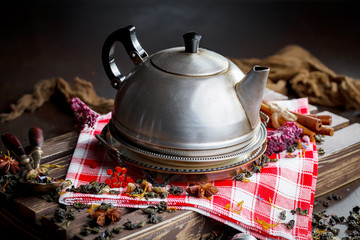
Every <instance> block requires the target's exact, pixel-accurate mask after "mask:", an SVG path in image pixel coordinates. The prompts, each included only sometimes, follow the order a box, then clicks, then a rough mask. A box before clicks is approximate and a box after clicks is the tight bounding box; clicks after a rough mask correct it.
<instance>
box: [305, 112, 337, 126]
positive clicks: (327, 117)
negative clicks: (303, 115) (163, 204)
mask: <svg viewBox="0 0 360 240" xmlns="http://www.w3.org/2000/svg"><path fill="white" fill-rule="evenodd" d="M309 116H311V117H316V118H318V119H320V121H321V123H322V124H323V125H331V124H332V116H331V115H315V114H309Z"/></svg>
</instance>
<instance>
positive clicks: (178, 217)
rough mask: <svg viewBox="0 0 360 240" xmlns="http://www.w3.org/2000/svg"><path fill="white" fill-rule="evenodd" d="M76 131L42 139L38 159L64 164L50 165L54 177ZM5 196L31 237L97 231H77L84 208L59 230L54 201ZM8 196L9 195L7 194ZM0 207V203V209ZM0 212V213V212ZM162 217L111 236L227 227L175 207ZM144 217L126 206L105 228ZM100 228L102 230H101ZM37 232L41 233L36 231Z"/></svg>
mask: <svg viewBox="0 0 360 240" xmlns="http://www.w3.org/2000/svg"><path fill="white" fill-rule="evenodd" d="M77 138H78V133H76V132H72V133H68V134H64V135H61V136H59V137H56V138H54V139H50V140H47V141H45V143H44V146H43V150H44V158H43V160H42V163H46V164H57V165H61V166H64V168H55V169H51V170H50V172H51V175H52V176H53V177H55V178H65V175H66V172H67V168H68V166H69V163H70V160H71V157H72V153H73V151H74V149H75V146H76V142H77ZM1 194H2V195H3V196H7V198H6V199H7V200H6V201H5V202H7V203H9V204H10V205H11V209H12V214H4V216H5V215H6V216H7V217H9V216H11V218H13V220H12V221H11V222H12V223H13V226H16V227H19V228H21V229H23V230H25V231H28V232H32V233H36V234H32V235H31V237H32V238H35V239H73V238H76V239H83V240H86V239H94V238H95V237H96V236H98V235H100V234H91V235H89V236H87V237H84V236H82V235H80V234H79V232H80V231H81V228H82V226H83V225H84V224H87V223H89V221H90V219H89V213H88V212H87V209H84V210H81V211H79V212H76V213H75V215H76V218H75V220H73V221H71V224H70V225H69V226H68V227H67V228H66V229H65V230H61V231H59V230H58V229H59V227H60V226H61V225H62V224H63V223H64V222H65V221H67V220H65V221H64V222H61V223H56V222H53V221H52V217H53V215H54V212H55V210H56V209H57V208H58V207H59V206H60V205H59V204H58V203H54V202H47V201H45V200H43V199H41V198H40V195H34V194H22V195H21V196H17V195H11V194H4V193H1ZM9 196H10V197H9ZM1 211H2V209H1V207H0V212H1ZM0 216H2V214H0ZM159 216H163V218H164V219H163V221H162V222H160V223H158V224H150V223H147V224H146V225H145V226H144V227H143V228H139V229H136V230H124V231H123V232H122V233H121V234H117V235H116V236H115V237H116V238H114V239H119V238H121V239H169V238H170V239H194V238H198V239H199V238H200V237H201V236H202V235H209V234H210V233H211V231H212V230H214V229H220V230H221V231H224V229H226V228H227V227H226V226H225V225H223V224H222V223H220V222H218V221H215V220H213V219H210V218H207V217H205V216H203V215H200V214H198V213H196V212H193V211H186V210H179V211H176V212H175V213H163V214H161V215H159ZM146 219H147V215H145V214H143V213H142V211H141V210H136V209H131V208H126V209H124V210H123V216H122V219H121V220H120V221H119V222H117V223H114V224H112V225H110V226H108V228H114V227H116V226H122V225H123V224H124V223H125V222H126V221H128V220H131V221H132V222H134V223H135V222H139V221H143V220H146ZM105 229H106V228H104V229H103V230H105ZM39 232H41V234H39ZM236 233H237V231H236V230H232V231H228V232H227V233H226V234H229V236H232V235H234V234H236Z"/></svg>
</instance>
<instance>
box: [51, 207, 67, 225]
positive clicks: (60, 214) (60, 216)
mask: <svg viewBox="0 0 360 240" xmlns="http://www.w3.org/2000/svg"><path fill="white" fill-rule="evenodd" d="M65 218H66V210H65V209H63V208H57V209H56V210H55V213H54V216H53V217H52V220H53V221H54V222H62V221H64V220H65Z"/></svg>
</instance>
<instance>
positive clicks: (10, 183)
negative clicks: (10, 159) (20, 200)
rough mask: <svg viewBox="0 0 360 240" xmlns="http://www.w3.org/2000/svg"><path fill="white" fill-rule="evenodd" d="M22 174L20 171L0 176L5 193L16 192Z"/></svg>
mask: <svg viewBox="0 0 360 240" xmlns="http://www.w3.org/2000/svg"><path fill="white" fill-rule="evenodd" d="M20 179H21V176H20V174H19V173H16V174H12V173H11V172H7V173H5V174H4V175H2V176H0V184H1V185H2V186H3V187H2V191H3V192H5V193H14V192H15V191H16V189H17V187H18V184H19V181H20Z"/></svg>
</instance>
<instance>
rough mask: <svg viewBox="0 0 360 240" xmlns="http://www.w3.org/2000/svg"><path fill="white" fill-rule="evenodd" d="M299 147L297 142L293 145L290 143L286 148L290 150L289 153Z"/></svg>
mask: <svg viewBox="0 0 360 240" xmlns="http://www.w3.org/2000/svg"><path fill="white" fill-rule="evenodd" d="M296 149H297V143H296V145H295V144H293V145H290V146H288V147H287V148H286V151H287V152H289V153H292V152H295V150H296Z"/></svg>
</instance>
